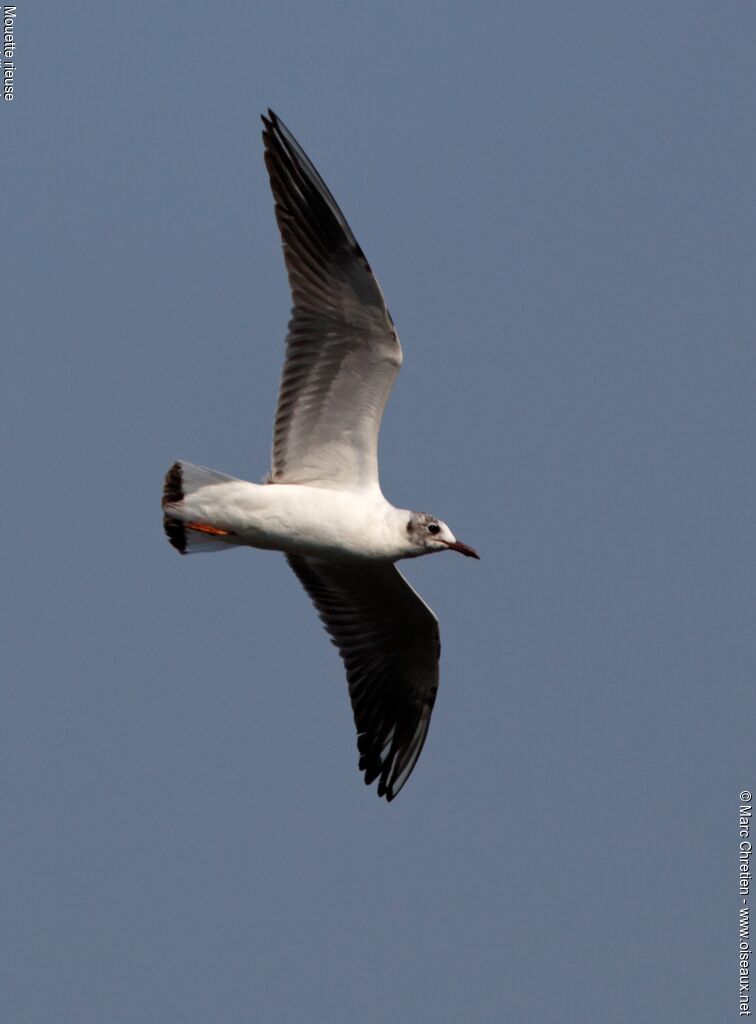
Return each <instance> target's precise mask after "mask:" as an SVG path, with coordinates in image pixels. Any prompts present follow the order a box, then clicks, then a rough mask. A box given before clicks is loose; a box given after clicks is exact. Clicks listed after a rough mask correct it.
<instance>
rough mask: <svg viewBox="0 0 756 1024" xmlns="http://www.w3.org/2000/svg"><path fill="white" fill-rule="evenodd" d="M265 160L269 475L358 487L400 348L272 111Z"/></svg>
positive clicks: (366, 472)
mask: <svg viewBox="0 0 756 1024" xmlns="http://www.w3.org/2000/svg"><path fill="white" fill-rule="evenodd" d="M268 114H269V117H267V118H266V117H263V119H262V120H263V123H264V125H265V129H264V131H263V141H264V143H265V165H266V167H267V168H268V174H269V175H270V187H271V190H272V192H273V198H274V200H275V208H276V220H277V221H278V227H279V230H280V232H281V240H282V243H283V253H284V260H285V262H286V270H287V272H288V275H289V284H290V286H291V293H292V299H293V302H294V305H293V308H292V317H291V320H290V321H289V333H288V336H287V339H286V361H285V364H284V370H283V377H282V379H281V389H280V392H279V396H278V409H277V411H276V419H275V426H274V430H273V451H272V466H271V476H270V480H271V482H272V483H291V484H309V485H310V486H315V487H318V486H320V487H330V488H341V489H343V490H354V491H359V490H367V489H371V488H377V487H378V486H379V483H378V431H379V430H380V425H381V417H382V415H383V409H384V406H385V405H386V400H387V399H388V396H389V392H390V391H391V388H392V386H393V384H394V380H395V379H396V376H397V374H398V372H399V367H400V366H401V362H402V350H401V346H400V344H399V339H398V337H397V334H396V330H395V329H394V325H393V322H392V320H391V316H390V314H389V311H388V309H387V308H386V303H385V301H384V298H383V293H382V292H381V289H380V286H379V285H378V282H377V281H376V279H375V277H374V276H373V273H372V271H371V269H370V266H369V264H368V262H367V260H366V259H365V255H364V253H363V252H362V249H361V248H360V246H359V245H358V243H357V239H356V238H355V237H354V235H353V234H352V231H351V228H350V227H349V225H348V224H347V222H346V219H345V217H344V215H343V213H342V212H341V210H340V209H339V208H338V206H337V205H336V200H335V199H334V198H333V196H332V195H331V193H330V192H329V191H328V189H327V188H326V185H325V184H324V182H323V180H322V178H321V177H320V175H319V174H318V172H317V171H316V170H315V168H314V167H313V165H312V164H311V163H310V161H309V159H308V158H307V156H306V154H305V153H304V151H303V150H302V148H301V147H300V145H299V144H298V142H297V141H296V139H295V138H294V136H293V135H292V134H291V133H290V132H289V131H288V129H287V128H286V126H285V125H284V124H283V122H282V121H280V120H279V118H278V117H276V115H275V114H274V113H273V112H272V111H268Z"/></svg>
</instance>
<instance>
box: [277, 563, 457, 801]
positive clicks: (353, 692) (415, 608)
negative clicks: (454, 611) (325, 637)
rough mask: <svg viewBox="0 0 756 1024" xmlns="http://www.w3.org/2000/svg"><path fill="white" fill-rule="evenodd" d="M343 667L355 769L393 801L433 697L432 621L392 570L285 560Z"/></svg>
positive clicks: (435, 635) (419, 744)
mask: <svg viewBox="0 0 756 1024" xmlns="http://www.w3.org/2000/svg"><path fill="white" fill-rule="evenodd" d="M287 559H288V562H289V565H290V566H291V567H292V569H293V570H294V572H295V573H296V575H297V577H298V578H299V581H300V582H301V584H302V586H303V587H304V588H305V590H306V591H307V593H308V594H309V596H310V598H311V599H312V601H313V603H314V605H315V607H316V608H317V610H318V614H319V615H320V618H321V619H322V621H323V623H324V625H325V627H326V629H327V630H328V632H329V634H330V635H331V638H332V640H333V643H334V644H335V645H336V646H337V647H338V649H339V653H340V654H341V657H342V659H343V661H344V664H345V666H346V672H347V682H348V684H349V697H350V699H351V702H352V711H353V713H354V723H355V726H356V728H357V748H358V750H359V754H360V760H359V768H360V771H362V772H364V773H365V782H366V783H367V784H368V785H369V784H371V783H372V782H374V781H375V780H376V779H377V780H378V795H379V796H385V797H386V799H387V800H393V799H394V797H395V796H396V795H397V793H398V792H399V791H400V789H401V788H402V786H403V785H404V784H405V782H406V781H407V779H408V778H409V776H410V774H411V773H412V769H413V768H414V767H415V764H416V762H417V759H418V757H419V756H420V752H421V750H422V749H423V744H424V742H425V737H426V735H427V732H428V725H429V724H430V716H431V711H432V710H433V704H434V702H435V700H436V691H437V690H438V675H439V671H438V665H439V656H440V653H441V642H440V638H439V630H438V620H437V619H436V616H435V615H434V614H433V612H432V611H431V610H430V608H429V607H428V606H427V605H426V604H425V602H424V601H423V600H422V599H421V598H420V597H419V596H418V594H416V593H415V591H414V590H413V589H412V587H410V585H409V584H408V583H407V581H406V580H405V579H404V577H403V576H402V575H401V573H400V572H399V571H398V570H397V569H396V567H395V566H394V565H390V564H389V565H386V564H383V565H370V564H366V565H362V564H354V565H349V564H346V563H343V564H338V563H334V562H328V561H324V560H322V559H318V558H311V557H309V556H308V557H303V556H300V555H288V556H287Z"/></svg>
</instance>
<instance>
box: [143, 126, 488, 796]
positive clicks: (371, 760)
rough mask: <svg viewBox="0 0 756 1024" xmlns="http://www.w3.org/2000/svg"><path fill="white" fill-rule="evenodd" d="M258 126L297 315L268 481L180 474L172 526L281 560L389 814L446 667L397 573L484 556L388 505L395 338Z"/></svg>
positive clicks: (421, 608)
mask: <svg viewBox="0 0 756 1024" xmlns="http://www.w3.org/2000/svg"><path fill="white" fill-rule="evenodd" d="M262 121H263V125H264V130H263V133H262V137H263V143H264V146H265V164H266V167H267V169H268V174H269V177H270V185H271V190H272V192H273V199H274V202H275V212H276V220H277V221H278V227H279V230H280V232H281V240H282V244H283V254H284V261H285V263H286V270H287V272H288V277H289V284H290V286H291V292H292V300H293V308H292V316H291V320H290V321H289V327H288V336H287V339H286V359H285V363H284V369H283V376H282V379H281V386H280V391H279V396H278V408H277V410H276V417H275V424H274V428H273V447H272V456H271V469H270V473H269V475H268V476H267V477H266V479H265V480H264V482H263V483H261V484H254V483H248V482H247V481H244V480H239V479H236V478H235V477H230V476H227V475H226V474H224V473H218V472H216V471H215V470H212V469H205V468H204V467H201V466H195V465H193V464H192V463H189V462H181V461H180V462H176V463H174V464H173V466H172V467H171V468H170V470H169V471H168V473H167V475H166V478H165V485H164V489H163V501H162V505H163V525H164V528H165V532H166V534H167V536H168V540H169V541H170V542H171V544H172V545H173V547H174V548H176V549H177V550H178V551H180V552H181V553H182V554H189V553H192V552H197V551H212V550H215V551H217V550H223V549H228V548H231V547H239V546H247V547H253V548H264V549H269V550H273V551H281V552H283V553H284V554H285V555H286V558H287V560H288V562H289V565H290V566H291V568H292V569H293V570H294V573H295V574H296V576H297V577H298V578H299V581H300V583H301V584H302V586H303V587H304V589H305V591H306V592H307V594H308V595H309V596H310V598H311V600H312V602H313V604H314V605H315V608H316V609H317V612H318V614H319V616H320V618H321V620H322V622H323V624H324V625H325V628H326V630H327V631H328V633H329V634H330V636H331V639H332V641H333V643H334V644H335V645H336V647H337V648H338V650H339V653H340V654H341V657H342V659H343V661H344V665H345V668H346V675H347V682H348V686H349V696H350V699H351V704H352V711H353V714H354V722H355V726H356V728H357V748H358V751H359V768H360V771H362V772H363V773H364V776H365V782H366V783H367V784H368V785H370V784H372V783H373V782H375V781H376V779H377V780H378V787H377V789H378V796H381V797H385V798H386V800H387V801H391V800H393V799H394V797H395V796H396V795H397V793H398V792H399V791H400V790H401V788H402V786H403V785H404V784H405V782H406V781H407V779H408V778H409V776H410V774H411V773H412V770H413V768H414V767H415V764H416V763H417V759H418V757H419V756H420V752H421V750H422V748H423V744H424V742H425V737H426V735H427V732H428V725H429V723H430V716H431V711H432V710H433V705H434V702H435V699H436V691H437V690H438V679H439V657H440V652H441V645H440V639H439V629H438V620H437V618H436V616H435V615H434V614H433V612H432V611H431V609H430V608H429V607H428V605H427V604H426V603H425V602H424V601H423V600H422V598H421V597H420V596H419V595H418V594H417V593H416V592H415V591H414V590H413V589H412V587H411V586H410V585H409V583H407V581H406V580H405V578H404V577H403V576H402V575H401V573H400V572H399V571H398V569H397V568H396V565H395V564H394V563H395V562H397V561H398V560H399V559H402V558H416V557H418V556H419V555H429V554H433V553H435V552H438V551H459V552H460V553H461V554H463V555H468V556H470V557H472V558H478V557H479V556H478V555H477V554H476V552H475V551H473V549H472V548H471V547H468V546H467V545H466V544H463V543H462V542H461V541H459V540H457V539H456V537H455V536H454V534H453V533H452V532H451V530H450V529H449V527H448V526H447V525H446V523H444V522H442V521H441V520H440V519H437V518H436V517H435V516H432V515H429V514H428V513H426V512H412V511H410V510H408V509H399V508H395V507H394V506H393V505H391V504H390V503H389V502H388V501H387V500H386V498H384V496H383V493H382V491H381V488H380V483H379V480H378V432H379V429H380V425H381V418H382V415H383V409H384V406H385V405H386V400H387V399H388V396H389V393H390V391H391V388H392V386H393V384H394V381H395V380H396V376H397V374H398V373H399V368H400V366H401V364H402V349H401V346H400V344H399V338H398V336H397V333H396V329H395V327H394V322H393V320H392V319H391V315H390V313H389V311H388V309H387V307H386V303H385V300H384V298H383V293H382V292H381V289H380V286H379V284H378V282H377V280H376V278H375V277H374V275H373V272H372V270H371V269H370V265H369V264H368V262H367V260H366V259H365V255H364V253H363V251H362V249H361V248H360V246H359V245H358V243H357V240H356V238H355V237H354V235H353V234H352V231H351V228H350V227H349V225H348V224H347V222H346V218H345V217H344V215H343V213H342V212H341V210H340V209H339V207H338V206H337V204H336V201H335V199H334V198H333V196H332V195H331V193H330V192H329V190H328V188H327V187H326V185H325V183H324V182H323V180H322V178H321V177H320V175H319V174H318V172H317V171H316V170H315V168H314V167H313V165H312V163H311V162H310V160H309V159H308V158H307V156H306V154H305V153H304V151H303V150H302V148H301V146H300V145H299V143H298V142H297V141H296V139H295V138H294V136H293V135H292V134H291V132H290V131H289V130H288V129H287V128H286V126H285V125H284V124H283V122H282V121H281V120H280V118H278V117H277V116H276V115H275V114H274V113H273V111H272V110H269V111H268V116H267V117H265V116H264V115H263V117H262Z"/></svg>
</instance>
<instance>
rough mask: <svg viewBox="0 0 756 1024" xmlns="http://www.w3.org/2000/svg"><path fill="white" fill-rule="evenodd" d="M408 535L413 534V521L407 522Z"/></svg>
mask: <svg viewBox="0 0 756 1024" xmlns="http://www.w3.org/2000/svg"><path fill="white" fill-rule="evenodd" d="M407 533H412V520H411V519H408V520H407Z"/></svg>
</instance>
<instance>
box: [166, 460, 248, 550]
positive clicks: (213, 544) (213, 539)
mask: <svg viewBox="0 0 756 1024" xmlns="http://www.w3.org/2000/svg"><path fill="white" fill-rule="evenodd" d="M235 479H236V478H235V477H233V476H226V474H225V473H218V472H217V471H216V470H214V469H205V467H204V466H194V465H192V463H191V462H174V463H173V465H172V466H171V468H170V469H169V470H168V472H167V473H166V474H165V483H164V484H163V502H162V504H163V529H164V530H165V535H166V537H167V538H168V540H169V541H170V543H171V544H172V545H173V547H174V548H175V549H176V550H177V551H179V552H180V553H181V554H182V555H192V554H195V553H197V552H202V551H225V550H227V549H228V548H233V547H237V546H238V544H239V541H238V540H237V539H236V538H235V537H234V535H233V534H232V533H228V532H227V531H226V530H220V529H218V528H217V527H215V526H213V525H212V524H210V523H205V522H202V520H201V519H198V518H197V517H196V516H195V515H193V513H192V511H191V507H189V508H187V507H185V505H184V502H185V501H186V499H187V498H190V497H191V496H192V495H193V494H195V493H196V492H197V491H200V490H202V489H203V488H205V487H208V488H209V487H215V486H217V485H218V484H228V483H233V482H234V481H235Z"/></svg>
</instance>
